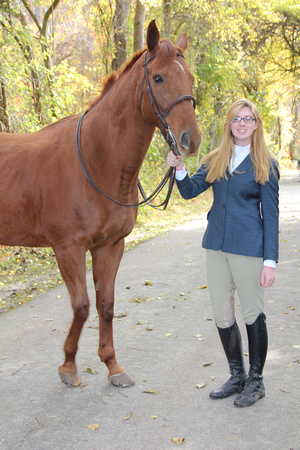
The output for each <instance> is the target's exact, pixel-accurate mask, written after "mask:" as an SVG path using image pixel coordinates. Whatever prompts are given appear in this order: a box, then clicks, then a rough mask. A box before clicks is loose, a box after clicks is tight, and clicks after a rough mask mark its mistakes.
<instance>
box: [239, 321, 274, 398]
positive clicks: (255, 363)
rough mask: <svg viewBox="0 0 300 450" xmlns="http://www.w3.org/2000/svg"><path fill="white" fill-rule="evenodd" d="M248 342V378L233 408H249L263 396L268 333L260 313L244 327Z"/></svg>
mask: <svg viewBox="0 0 300 450" xmlns="http://www.w3.org/2000/svg"><path fill="white" fill-rule="evenodd" d="M246 327H247V334H248V342H249V362H250V371H249V378H248V380H247V382H246V384H245V387H244V389H243V391H242V392H241V394H240V395H238V396H237V398H236V399H235V401H234V404H235V406H239V407H245V406H251V405H253V404H254V403H255V402H257V400H259V399H260V398H262V397H264V396H265V387H264V384H263V377H262V373H263V368H264V365H265V361H266V356H267V350H268V332H267V325H266V316H265V315H264V313H261V314H260V315H259V316H258V317H257V319H256V320H255V322H254V323H253V324H252V325H246Z"/></svg>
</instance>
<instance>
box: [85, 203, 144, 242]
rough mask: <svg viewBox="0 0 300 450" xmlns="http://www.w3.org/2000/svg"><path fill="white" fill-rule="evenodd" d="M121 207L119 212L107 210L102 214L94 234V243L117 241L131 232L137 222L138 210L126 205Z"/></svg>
mask: <svg viewBox="0 0 300 450" xmlns="http://www.w3.org/2000/svg"><path fill="white" fill-rule="evenodd" d="M119 209H120V211H118V212H116V211H114V212H111V213H109V212H106V214H104V215H102V216H101V218H100V220H99V223H98V227H97V230H95V235H94V236H93V242H94V243H97V244H98V243H104V242H108V241H109V242H110V241H115V240H118V239H121V238H124V237H126V236H128V234H130V233H131V231H132V229H133V227H134V225H135V223H136V215H137V212H136V211H135V210H131V209H128V208H124V207H123V208H119ZM124 210H125V211H124Z"/></svg>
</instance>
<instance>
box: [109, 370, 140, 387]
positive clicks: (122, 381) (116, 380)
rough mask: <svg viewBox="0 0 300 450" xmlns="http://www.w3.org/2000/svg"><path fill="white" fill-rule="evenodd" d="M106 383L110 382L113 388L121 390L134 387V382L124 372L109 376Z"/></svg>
mask: <svg viewBox="0 0 300 450" xmlns="http://www.w3.org/2000/svg"><path fill="white" fill-rule="evenodd" d="M108 381H110V382H111V384H113V385H114V386H117V387H123V388H125V387H131V386H134V385H135V380H134V379H133V378H131V377H130V376H129V375H128V373H126V372H125V371H124V372H121V373H116V374H115V375H111V376H110V377H108Z"/></svg>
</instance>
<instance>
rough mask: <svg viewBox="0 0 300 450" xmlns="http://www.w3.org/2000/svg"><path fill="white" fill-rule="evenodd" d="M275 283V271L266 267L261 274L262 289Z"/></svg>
mask: <svg viewBox="0 0 300 450" xmlns="http://www.w3.org/2000/svg"><path fill="white" fill-rule="evenodd" d="M274 282H275V269H273V268H272V267H268V266H265V267H264V268H263V270H262V273H261V278H260V284H261V285H262V287H270V286H272V284H273V283H274Z"/></svg>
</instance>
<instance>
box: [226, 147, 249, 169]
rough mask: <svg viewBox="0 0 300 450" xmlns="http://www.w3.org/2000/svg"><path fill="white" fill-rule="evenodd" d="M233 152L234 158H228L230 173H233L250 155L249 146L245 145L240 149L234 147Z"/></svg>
mask: <svg viewBox="0 0 300 450" xmlns="http://www.w3.org/2000/svg"><path fill="white" fill-rule="evenodd" d="M234 152H235V155H234V157H231V158H230V169H231V172H233V171H234V170H235V169H236V168H237V167H238V166H239V165H240V164H241V162H242V161H244V159H245V158H246V156H248V155H249V154H250V144H249V145H245V146H244V147H241V146H240V145H235V146H234Z"/></svg>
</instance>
